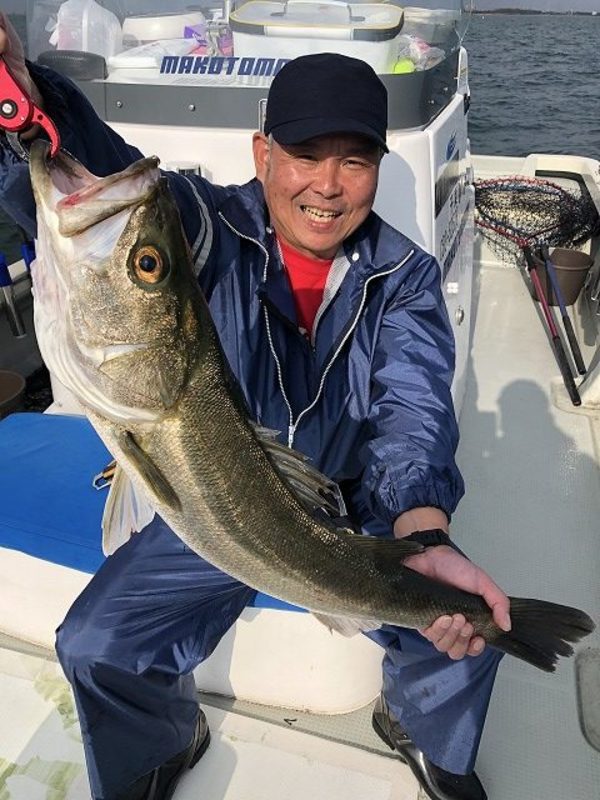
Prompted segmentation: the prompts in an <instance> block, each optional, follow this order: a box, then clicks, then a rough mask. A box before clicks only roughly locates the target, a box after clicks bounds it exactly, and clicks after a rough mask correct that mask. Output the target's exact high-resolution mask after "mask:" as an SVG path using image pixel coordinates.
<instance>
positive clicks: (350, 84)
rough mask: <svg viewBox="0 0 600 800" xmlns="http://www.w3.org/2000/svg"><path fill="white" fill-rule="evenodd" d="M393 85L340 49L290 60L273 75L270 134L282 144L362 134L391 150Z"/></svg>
mask: <svg viewBox="0 0 600 800" xmlns="http://www.w3.org/2000/svg"><path fill="white" fill-rule="evenodd" d="M386 130H387V89H386V88H385V86H384V85H383V83H382V82H381V81H380V79H379V78H378V77H377V74H376V73H375V71H374V70H373V68H372V67H370V66H369V65H368V64H367V63H366V62H364V61H361V60H360V59H358V58H350V57H349V56H342V55H339V54H337V53H314V54H311V55H307V56H300V57H299V58H294V59H293V60H292V61H288V63H287V64H285V65H284V66H283V67H282V68H281V69H280V70H279V72H278V73H277V75H276V76H275V77H274V78H273V82H272V83H271V88H270V89H269V96H268V99H267V114H266V118H265V126H264V132H265V133H266V134H267V135H268V134H272V135H273V138H274V139H275V141H276V142H277V143H278V144H299V143H300V142H305V141H306V140H307V139H312V138H313V137H314V136H322V135H323V134H326V133H358V134H362V135H363V136H367V137H368V138H369V139H373V141H375V142H377V144H378V145H379V146H380V147H382V148H383V149H384V151H385V152H386V153H387V152H388V148H387V144H386V140H385V135H386Z"/></svg>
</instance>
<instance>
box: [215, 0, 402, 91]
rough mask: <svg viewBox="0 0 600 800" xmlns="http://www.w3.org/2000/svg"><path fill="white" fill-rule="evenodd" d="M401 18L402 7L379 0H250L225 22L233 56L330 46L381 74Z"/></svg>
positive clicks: (388, 64)
mask: <svg viewBox="0 0 600 800" xmlns="http://www.w3.org/2000/svg"><path fill="white" fill-rule="evenodd" d="M402 19H403V15H402V9H400V8H398V7H397V6H388V5H384V4H382V3H352V4H349V3H342V2H337V0H329V1H328V2H321V1H320V0H287V2H286V3H280V2H270V0H250V2H248V3H244V4H243V5H241V6H239V7H238V8H236V9H235V11H232V12H231V14H230V16H229V25H230V27H231V30H232V32H233V52H234V54H235V56H236V57H239V58H246V57H248V58H262V59H265V58H296V57H297V56H301V55H306V54H308V53H322V52H331V53H340V54H342V55H346V56H353V57H354V58H360V59H362V60H363V61H366V62H367V63H368V64H370V65H371V66H372V67H373V69H374V70H375V72H378V73H380V74H383V73H389V72H392V70H393V67H394V64H395V63H396V51H397V46H396V37H397V36H398V34H399V33H400V30H401V28H402ZM348 91H350V92H351V91H352V87H351V86H349V87H348Z"/></svg>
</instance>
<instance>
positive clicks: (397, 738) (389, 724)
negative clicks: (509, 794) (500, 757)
mask: <svg viewBox="0 0 600 800" xmlns="http://www.w3.org/2000/svg"><path fill="white" fill-rule="evenodd" d="M373 728H374V730H375V733H376V734H377V735H378V736H379V737H380V738H381V739H383V741H384V742H385V743H386V744H387V745H388V747H390V748H391V749H392V750H395V751H396V753H397V754H398V758H399V759H400V760H401V761H403V762H404V763H405V764H408V766H409V767H410V768H411V770H412V772H413V774H414V776H415V777H416V779H417V780H418V781H419V783H420V784H421V786H422V787H423V790H424V791H425V792H426V794H427V796H428V797H430V798H431V800H487V794H486V793H485V789H484V788H483V786H482V785H481V781H480V780H479V778H478V777H477V775H476V774H475V773H474V772H471V773H470V774H469V775H455V774H454V773H452V772H446V770H445V769H442V768H441V767H437V766H436V765H435V764H433V763H432V762H431V761H429V759H428V758H427V757H426V756H425V754H424V753H423V751H422V750H419V749H418V747H416V745H415V744H414V743H413V742H412V741H411V739H410V737H409V736H408V734H406V733H405V732H404V731H403V730H402V728H401V727H400V725H399V724H398V723H397V722H396V720H395V719H394V718H393V717H392V716H391V714H390V710H389V708H388V706H387V703H386V702H385V699H384V697H383V695H380V697H379V698H378V700H377V702H376V703H375V708H374V709H373Z"/></svg>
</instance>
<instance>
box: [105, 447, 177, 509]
mask: <svg viewBox="0 0 600 800" xmlns="http://www.w3.org/2000/svg"><path fill="white" fill-rule="evenodd" d="M119 446H120V447H121V449H122V450H123V453H124V454H125V455H126V456H127V458H130V459H131V461H133V463H134V465H135V468H136V470H137V472H138V474H139V475H140V477H141V478H142V480H143V481H144V483H145V484H146V485H147V487H148V490H149V492H150V493H151V494H153V495H154V496H155V497H156V499H157V500H158V501H159V503H161V504H162V505H166V506H168V507H169V508H171V509H172V510H173V511H181V501H180V499H179V497H178V496H177V492H176V491H175V489H173V487H172V486H171V484H170V483H169V481H168V480H167V479H166V478H165V476H164V475H163V474H162V472H161V471H160V469H159V468H158V467H157V466H156V464H155V463H154V461H152V459H151V458H150V456H148V455H147V454H146V453H145V452H144V451H143V450H142V448H141V447H140V446H139V444H138V443H137V442H136V441H135V439H134V438H133V436H132V435H131V433H129V431H126V432H125V433H122V434H121V435H120V436H119Z"/></svg>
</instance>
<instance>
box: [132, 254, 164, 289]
mask: <svg viewBox="0 0 600 800" xmlns="http://www.w3.org/2000/svg"><path fill="white" fill-rule="evenodd" d="M132 263H133V274H134V276H135V277H136V278H137V279H138V281H141V282H142V283H148V284H155V283H160V281H162V279H163V278H164V277H165V274H166V271H167V270H166V265H165V263H164V259H163V257H162V254H161V253H160V251H159V250H157V249H156V247H152V246H151V245H144V246H143V247H140V248H139V250H137V251H136V252H135V253H134V255H133V262H132Z"/></svg>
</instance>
